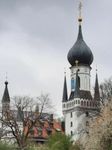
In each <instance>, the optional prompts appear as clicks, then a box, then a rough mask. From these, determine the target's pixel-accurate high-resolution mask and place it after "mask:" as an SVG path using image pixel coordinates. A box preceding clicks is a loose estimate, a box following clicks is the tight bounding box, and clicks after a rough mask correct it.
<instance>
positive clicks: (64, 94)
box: [62, 72, 68, 102]
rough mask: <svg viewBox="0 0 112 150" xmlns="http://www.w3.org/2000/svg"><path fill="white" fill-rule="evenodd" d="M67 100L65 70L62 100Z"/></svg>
mask: <svg viewBox="0 0 112 150" xmlns="http://www.w3.org/2000/svg"><path fill="white" fill-rule="evenodd" d="M67 100H68V93H67V83H66V72H65V77H64V86H63V98H62V102H66V101H67Z"/></svg>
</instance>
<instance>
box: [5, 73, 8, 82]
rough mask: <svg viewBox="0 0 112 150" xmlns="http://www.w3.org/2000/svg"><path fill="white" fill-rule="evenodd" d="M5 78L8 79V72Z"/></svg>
mask: <svg viewBox="0 0 112 150" xmlns="http://www.w3.org/2000/svg"><path fill="white" fill-rule="evenodd" d="M5 78H6V81H7V79H8V74H7V72H6V77H5Z"/></svg>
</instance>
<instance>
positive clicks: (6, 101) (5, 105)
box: [2, 81, 10, 115]
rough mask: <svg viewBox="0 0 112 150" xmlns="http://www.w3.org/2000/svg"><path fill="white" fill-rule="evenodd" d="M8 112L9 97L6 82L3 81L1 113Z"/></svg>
mask: <svg viewBox="0 0 112 150" xmlns="http://www.w3.org/2000/svg"><path fill="white" fill-rule="evenodd" d="M9 110H10V96H9V91H8V82H7V81H5V90H4V94H3V97H2V113H3V115H4V113H5V112H6V111H7V112H8V111H9Z"/></svg>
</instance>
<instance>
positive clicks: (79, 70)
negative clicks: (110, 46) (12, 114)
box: [62, 2, 100, 140]
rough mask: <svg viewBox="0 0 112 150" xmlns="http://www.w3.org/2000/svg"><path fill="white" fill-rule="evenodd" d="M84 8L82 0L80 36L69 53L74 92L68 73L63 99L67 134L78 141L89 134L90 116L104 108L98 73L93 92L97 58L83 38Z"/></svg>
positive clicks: (79, 19) (80, 5)
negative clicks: (101, 106) (92, 65)
mask: <svg viewBox="0 0 112 150" xmlns="http://www.w3.org/2000/svg"><path fill="white" fill-rule="evenodd" d="M81 9H82V3H81V2H80V4H79V18H78V22H79V26H78V28H79V29H78V36H77V40H76V42H75V44H74V45H73V47H72V48H71V49H70V50H69V52H68V55H67V58H68V62H69V63H70V72H71V92H70V95H69V96H68V93H67V82H66V74H65V77H64V87H63V98H62V111H63V115H64V120H65V133H66V134H67V135H71V136H72V137H73V139H74V140H78V139H79V138H80V136H81V135H82V134H87V132H88V131H87V126H88V124H89V119H90V118H92V117H93V116H95V115H97V114H98V112H99V108H100V93H99V85H98V76H97V73H96V81H95V88H94V96H92V94H91V69H92V68H91V64H92V62H93V59H94V57H93V53H92V51H91V49H90V48H89V47H88V46H87V44H86V43H85V41H84V38H83V34H82V15H81Z"/></svg>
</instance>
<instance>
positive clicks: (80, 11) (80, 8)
mask: <svg viewBox="0 0 112 150" xmlns="http://www.w3.org/2000/svg"><path fill="white" fill-rule="evenodd" d="M78 21H79V23H80V24H81V22H82V0H79V18H78Z"/></svg>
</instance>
